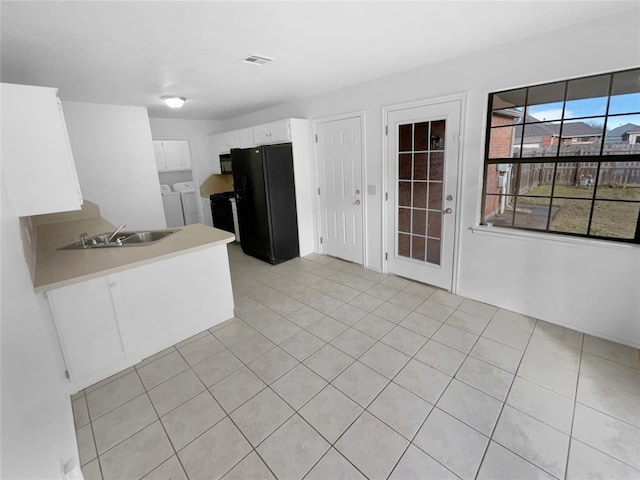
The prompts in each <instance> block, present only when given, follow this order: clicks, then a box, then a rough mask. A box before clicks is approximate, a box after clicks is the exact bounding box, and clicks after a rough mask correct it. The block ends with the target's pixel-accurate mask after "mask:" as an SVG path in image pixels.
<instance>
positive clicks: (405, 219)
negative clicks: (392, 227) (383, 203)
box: [398, 208, 411, 233]
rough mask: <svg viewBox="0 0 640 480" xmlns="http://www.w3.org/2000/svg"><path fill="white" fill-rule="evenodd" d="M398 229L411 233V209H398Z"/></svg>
mask: <svg viewBox="0 0 640 480" xmlns="http://www.w3.org/2000/svg"><path fill="white" fill-rule="evenodd" d="M398 230H399V231H400V232H406V233H411V209H410V208H399V209H398Z"/></svg>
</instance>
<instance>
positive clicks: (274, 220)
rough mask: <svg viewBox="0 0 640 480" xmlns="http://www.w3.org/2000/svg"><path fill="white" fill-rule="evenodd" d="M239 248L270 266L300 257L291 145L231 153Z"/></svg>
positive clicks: (236, 150) (247, 149)
mask: <svg viewBox="0 0 640 480" xmlns="http://www.w3.org/2000/svg"><path fill="white" fill-rule="evenodd" d="M231 165H232V170H233V188H234V193H235V197H236V208H237V210H238V225H239V229H240V245H241V246H242V251H243V252H244V253H246V254H247V255H251V256H253V257H256V258H259V259H261V260H264V261H266V262H269V263H271V264H277V263H281V262H284V261H286V260H290V259H292V258H294V257H297V256H299V254H300V250H299V243H298V216H297V211H296V188H295V184H294V180H293V152H292V150H291V144H290V143H283V144H278V145H264V146H261V147H254V148H241V149H236V148H234V149H231Z"/></svg>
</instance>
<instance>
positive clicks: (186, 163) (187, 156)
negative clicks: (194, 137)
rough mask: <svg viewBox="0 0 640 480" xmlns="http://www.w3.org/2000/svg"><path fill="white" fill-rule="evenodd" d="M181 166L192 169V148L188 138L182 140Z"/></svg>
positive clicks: (184, 168)
mask: <svg viewBox="0 0 640 480" xmlns="http://www.w3.org/2000/svg"><path fill="white" fill-rule="evenodd" d="M179 143H180V166H181V168H182V169H183V170H189V169H191V150H190V149H189V141H188V140H180V142H179Z"/></svg>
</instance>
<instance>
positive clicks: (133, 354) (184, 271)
mask: <svg viewBox="0 0 640 480" xmlns="http://www.w3.org/2000/svg"><path fill="white" fill-rule="evenodd" d="M136 248H145V247H136ZM89 253H90V252H89ZM47 298H48V301H49V305H50V307H51V311H52V314H53V320H54V322H55V326H56V330H57V332H58V337H59V340H60V345H61V347H62V352H63V355H64V359H65V362H66V365H67V371H68V376H69V380H70V382H71V392H70V393H75V392H77V391H79V390H82V389H83V388H86V387H88V386H90V385H93V384H94V383H96V382H98V381H100V380H103V379H104V378H107V377H109V376H110V375H113V374H115V373H118V372H119V371H121V370H123V369H125V368H128V367H130V366H132V365H135V364H136V363H138V362H140V361H141V360H142V359H143V358H146V357H149V356H151V355H153V354H155V353H157V352H159V351H161V350H164V349H165V348H167V347H170V346H171V345H174V344H176V343H178V342H180V341H182V340H184V339H186V338H188V337H190V336H192V335H195V334H197V333H200V332H202V331H204V330H206V329H208V328H211V327H213V326H214V325H217V324H218V323H220V322H223V321H225V320H228V319H230V318H232V317H233V307H234V305H233V292H232V290H231V275H230V272H229V259H228V256H227V248H226V244H222V245H219V246H213V247H210V248H204V249H202V250H196V251H192V252H189V253H185V254H183V255H179V256H176V257H171V258H167V259H165V260H162V261H158V262H153V263H149V264H146V265H142V266H138V267H135V268H130V269H128V270H123V271H121V272H118V273H115V274H112V275H109V276H106V277H100V278H96V279H93V280H87V281H84V282H80V283H76V284H73V285H69V286H66V287H61V288H56V289H53V290H49V291H48V292H47Z"/></svg>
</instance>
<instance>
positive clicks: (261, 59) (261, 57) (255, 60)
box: [242, 54, 275, 65]
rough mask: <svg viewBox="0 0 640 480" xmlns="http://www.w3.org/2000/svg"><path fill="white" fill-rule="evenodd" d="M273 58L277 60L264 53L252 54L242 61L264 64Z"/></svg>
mask: <svg viewBox="0 0 640 480" xmlns="http://www.w3.org/2000/svg"><path fill="white" fill-rule="evenodd" d="M273 60H275V58H271V57H265V56H264V55H254V54H251V55H249V56H248V57H247V58H245V59H244V60H242V61H243V62H244V63H249V64H251V65H264V64H265V63H269V62H272V61H273Z"/></svg>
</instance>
